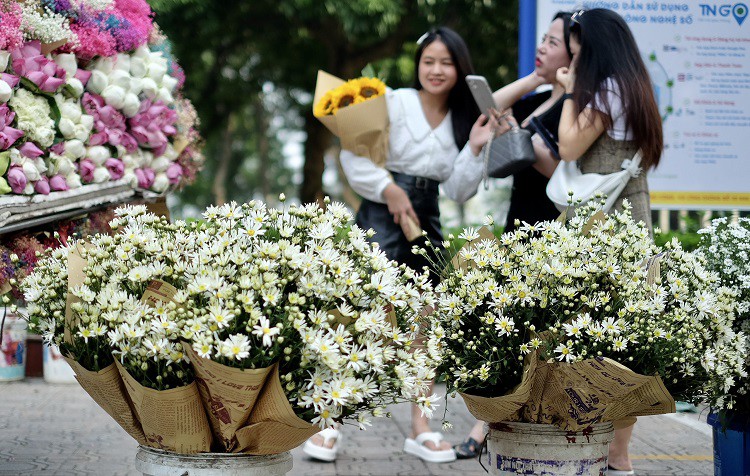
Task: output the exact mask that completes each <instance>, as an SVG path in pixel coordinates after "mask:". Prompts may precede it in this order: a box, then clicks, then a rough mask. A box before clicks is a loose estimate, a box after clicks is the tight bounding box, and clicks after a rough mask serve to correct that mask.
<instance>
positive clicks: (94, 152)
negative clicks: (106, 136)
mask: <svg viewBox="0 0 750 476" xmlns="http://www.w3.org/2000/svg"><path fill="white" fill-rule="evenodd" d="M86 157H88V158H89V159H91V161H92V162H94V164H96V165H98V166H102V165H104V162H105V161H106V160H107V159H109V158H111V157H112V155H111V154H110V153H109V150H108V149H107V148H106V147H104V146H102V145H95V146H94V147H89V150H88V151H86Z"/></svg>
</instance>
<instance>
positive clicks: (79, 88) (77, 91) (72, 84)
mask: <svg viewBox="0 0 750 476" xmlns="http://www.w3.org/2000/svg"><path fill="white" fill-rule="evenodd" d="M65 84H66V85H67V86H68V87H69V88H70V89H71V91H72V92H73V96H74V97H76V98H79V97H81V96H83V89H84V88H83V83H82V82H81V80H79V79H78V78H72V77H69V78H68V79H66V80H65Z"/></svg>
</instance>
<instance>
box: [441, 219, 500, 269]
mask: <svg viewBox="0 0 750 476" xmlns="http://www.w3.org/2000/svg"><path fill="white" fill-rule="evenodd" d="M478 233H479V238H477V239H476V240H473V241H467V242H466V243H464V245H463V246H462V247H461V249H460V250H458V253H456V255H455V256H453V259H451V266H452V268H453V269H462V270H464V271H466V270H467V269H468V268H469V263H468V262H466V261H465V260H464V259H462V258H461V252H462V251H463V250H464V249H466V250H470V249H472V248H475V247H476V246H477V243H479V242H480V241H483V240H492V241H499V240H498V239H497V237H496V236H495V234H494V233H492V230H490V229H489V228H487V227H486V226H483V227H482V228H480V229H479V231H478Z"/></svg>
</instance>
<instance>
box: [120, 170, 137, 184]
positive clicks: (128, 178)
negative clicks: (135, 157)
mask: <svg viewBox="0 0 750 476" xmlns="http://www.w3.org/2000/svg"><path fill="white" fill-rule="evenodd" d="M121 180H124V181H125V183H127V184H128V185H130V186H131V187H133V188H135V187H137V186H138V177H136V176H135V174H134V173H133V172H132V171H126V172H125V174H124V175H123V176H122V179H121Z"/></svg>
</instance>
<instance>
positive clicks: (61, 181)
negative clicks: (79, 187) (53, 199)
mask: <svg viewBox="0 0 750 476" xmlns="http://www.w3.org/2000/svg"><path fill="white" fill-rule="evenodd" d="M49 186H50V188H51V189H52V190H55V191H63V190H67V189H68V182H67V181H66V180H65V177H63V176H62V175H55V176H54V177H52V178H51V179H49Z"/></svg>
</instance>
